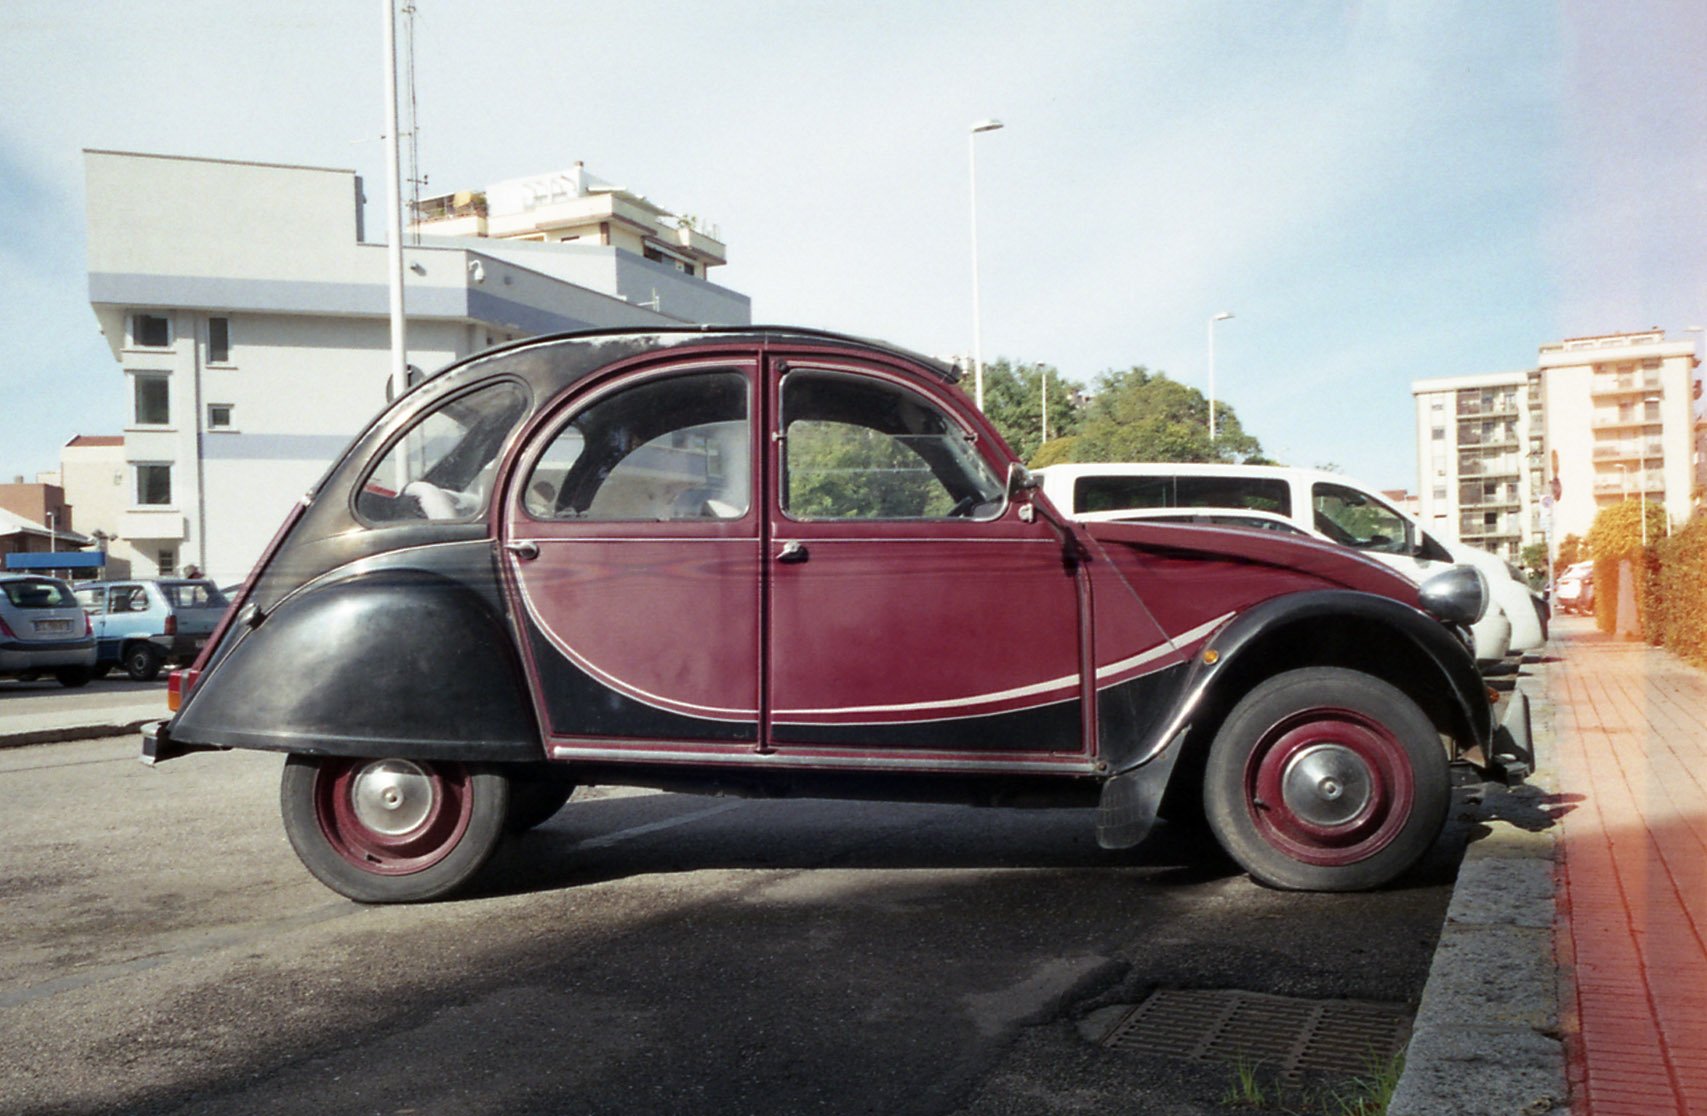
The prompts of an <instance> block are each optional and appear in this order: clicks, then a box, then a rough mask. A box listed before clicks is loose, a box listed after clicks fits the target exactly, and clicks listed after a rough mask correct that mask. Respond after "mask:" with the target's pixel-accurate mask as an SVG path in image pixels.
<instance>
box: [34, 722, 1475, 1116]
mask: <svg viewBox="0 0 1707 1116" xmlns="http://www.w3.org/2000/svg"><path fill="white" fill-rule="evenodd" d="M135 752H136V744H135V741H134V739H132V738H123V739H110V740H101V741H89V742H80V743H65V744H56V745H48V746H37V747H25V748H15V749H10V750H5V751H0V802H3V803H4V807H3V809H0V941H3V942H4V943H5V948H4V949H0V1051H3V1052H4V1053H3V1057H0V1112H6V1113H14V1114H20V1116H22V1114H34V1113H50V1112H51V1113H120V1112H123V1113H173V1114H184V1116H188V1114H214V1113H220V1114H225V1113H233V1114H235V1113H243V1114H255V1116H262V1114H270V1113H292V1114H295V1113H301V1112H315V1113H328V1114H337V1113H351V1114H355V1113H364V1114H365V1113H381V1114H392V1116H417V1114H438V1113H444V1114H451V1113H455V1114H459V1116H462V1114H473V1113H506V1114H517V1113H625V1114H626V1113H647V1114H651V1113H687V1112H694V1113H790V1114H792V1113H814V1112H826V1113H884V1114H904V1113H919V1114H924V1113H943V1114H951V1113H968V1114H970V1113H979V1114H982V1113H1028V1114H1029V1113H1036V1114H1044V1113H1067V1112H1097V1113H1111V1112H1143V1113H1152V1112H1155V1113H1163V1112H1165V1113H1205V1114H1207V1113H1215V1114H1218V1116H1224V1114H1225V1112H1226V1111H1227V1109H1226V1108H1225V1107H1224V1106H1223V1104H1222V1097H1223V1095H1224V1094H1225V1092H1226V1090H1227V1088H1228V1087H1229V1085H1230V1083H1231V1082H1232V1081H1233V1079H1234V1072H1233V1070H1232V1069H1231V1068H1230V1067H1228V1066H1226V1065H1220V1064H1213V1063H1192V1062H1186V1061H1181V1060H1176V1059H1170V1058H1163V1057H1157V1056H1153V1055H1152V1056H1145V1055H1141V1054H1134V1053H1130V1052H1121V1051H1114V1050H1108V1049H1105V1048H1103V1047H1100V1046H1098V1045H1095V1044H1093V1043H1092V1042H1090V1041H1087V1039H1086V1038H1085V1037H1084V1036H1083V1035H1082V1034H1081V1033H1080V1027H1079V1023H1080V1022H1081V1021H1082V1020H1084V1019H1085V1018H1086V1017H1087V1016H1090V1015H1091V1014H1092V1013H1093V1012H1095V1011H1096V1010H1097V1009H1098V1008H1102V1007H1106V1006H1107V1005H1110V1004H1121V1003H1137V1002H1139V1001H1141V1000H1142V999H1143V998H1144V996H1145V995H1147V994H1148V993H1149V992H1150V991H1152V990H1154V989H1156V988H1238V989H1246V990H1251V991H1257V992H1267V993H1275V994H1281V995H1289V996H1311V997H1345V998H1354V999H1362V1000H1378V1001H1391V1002H1400V1003H1410V1004H1412V1005H1413V1006H1414V1003H1415V1000H1416V998H1417V997H1418V995H1419V994H1420V992H1421V989H1422V986H1423V982H1424V979H1425V977H1426V975H1427V970H1428V964H1429V960H1430V957H1431V955H1432V953H1433V949H1434V943H1435V940H1436V936H1437V934H1438V932H1439V928H1440V924H1441V920H1442V916H1443V913H1444V909H1445V905H1446V902H1447V899H1448V897H1449V891H1450V887H1451V878H1452V874H1453V872H1454V870H1455V868H1456V864H1457V859H1458V854H1459V852H1460V851H1461V848H1462V841H1463V832H1462V828H1461V827H1458V826H1454V827H1453V828H1452V829H1451V830H1449V834H1448V837H1447V838H1445V839H1443V841H1442V842H1441V844H1440V846H1439V847H1438V848H1437V850H1436V853H1435V855H1434V856H1432V857H1431V858H1430V860H1429V862H1428V863H1427V864H1426V865H1425V866H1424V868H1423V869H1422V870H1421V871H1419V872H1418V873H1416V874H1413V875H1412V876H1411V877H1410V878H1408V879H1407V880H1406V881H1403V882H1402V883H1401V884H1400V885H1399V886H1397V887H1395V888H1392V889H1389V890H1387V891H1383V892H1379V893H1375V894H1367V895H1350V896H1325V895H1292V894H1283V893H1279V892H1273V891H1268V890H1265V889H1262V888H1259V887H1257V886H1255V885H1253V884H1251V883H1250V882H1249V881H1248V880H1246V879H1245V878H1244V877H1243V876H1241V875H1237V874H1234V872H1233V870H1232V869H1231V868H1230V867H1229V866H1227V865H1226V864H1225V863H1224V862H1223V861H1221V860H1220V859H1219V858H1217V857H1215V856H1212V855H1208V854H1206V853H1205V852H1204V851H1203V850H1202V848H1201V847H1199V846H1197V845H1196V844H1195V843H1194V842H1193V841H1191V840H1188V839H1186V838H1185V837H1184V836H1183V835H1169V834H1165V833H1164V834H1160V835H1158V836H1157V837H1156V838H1153V839H1152V841H1151V842H1149V843H1148V844H1147V845H1146V846H1144V847H1143V848H1141V849H1138V850H1132V851H1128V852H1123V853H1111V852H1107V851H1104V850H1101V849H1098V848H1097V846H1096V843H1095V840H1094V837H1093V834H1092V823H1091V817H1090V815H1089V814H1088V813H1087V812H1083V811H1007V810H973V809H969V808H959V807H944V806H917V805H893V804H865V803H842V802H823V801H745V800H735V799H714V798H694V797H684V796H676V795H665V794H652V793H639V792H629V791H601V790H593V791H586V790H583V791H581V792H579V793H578V794H577V796H576V798H575V799H574V800H572V801H571V802H570V804H569V805H568V806H567V807H566V808H565V809H564V810H563V811H562V812H561V813H559V814H558V815H557V816H556V817H555V818H554V819H552V820H551V821H550V822H548V823H546V825H544V826H542V827H541V828H540V829H538V830H536V831H534V832H533V833H531V834H528V835H526V836H525V837H523V838H521V839H519V840H517V841H516V842H515V843H514V844H512V845H511V846H510V847H508V848H507V849H506V850H504V851H503V852H501V853H500V856H499V859H498V860H497V861H496V862H495V863H494V865H493V868H492V870H491V871H490V872H489V874H488V876H487V877H486V878H485V879H484V881H483V884H484V886H483V887H482V888H481V890H480V892H479V893H478V894H476V895H472V896H469V897H467V898H464V899H461V900H458V901H454V902H445V903H438V904H433V905H426V906H418V907H389V908H365V907H361V906H358V905H356V904H354V903H351V902H348V901H346V900H343V899H341V898H339V897H338V896H336V895H334V894H333V893H332V892H330V891H327V890H325V889H324V888H323V887H321V886H320V885H319V884H318V883H316V882H315V881H314V880H313V879H312V878H310V877H309V876H308V875H307V873H306V872H305V871H304V870H303V869H302V868H301V867H300V866H299V865H298V864H297V862H296V859H295V857H294V855H293V853H292V852H291V850H290V847H289V845H288V844H287V842H286V841H285V838H284V835H283V832H282V830H281V827H280V824H279V821H278V807H277V781H278V774H279V768H280V766H281V760H280V758H279V757H277V756H270V755H265V754H260V753H244V752H235V753H230V754H226V755H207V756H192V757H188V758H185V759H181V760H176V761H173V762H172V763H169V764H166V765H163V766H162V767H160V768H158V769H148V768H145V767H143V766H142V765H141V764H140V763H138V762H136V760H135V759H134V756H135Z"/></svg>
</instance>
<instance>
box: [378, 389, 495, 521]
mask: <svg viewBox="0 0 1707 1116" xmlns="http://www.w3.org/2000/svg"><path fill="white" fill-rule="evenodd" d="M527 409H528V394H527V392H526V391H525V390H524V389H523V388H522V386H521V385H520V384H516V383H512V382H510V381H503V382H501V383H496V384H492V385H490V386H488V387H484V388H480V389H479V390H477V391H472V392H469V393H467V394H466V395H459V396H457V397H456V398H455V399H452V400H450V401H449V402H448V403H446V404H445V405H444V406H442V407H440V408H439V409H438V410H436V411H433V412H431V413H429V414H427V415H425V416H424V417H422V418H421V419H420V420H419V421H417V422H416V423H415V425H414V426H413V427H411V428H410V430H409V432H408V433H406V434H404V435H403V437H402V438H401V439H399V440H398V441H397V443H396V444H395V445H393V446H392V447H391V449H390V451H389V452H387V453H386V455H385V456H384V457H383V458H382V459H381V460H380V462H379V465H378V466H377V467H376V468H375V469H374V470H373V472H371V473H369V474H368V476H367V480H366V481H364V482H363V484H362V489H361V492H360V494H359V495H357V497H356V513H357V514H358V515H360V516H361V517H362V518H363V519H365V520H367V521H368V522H369V523H398V522H406V521H409V520H414V519H449V520H470V519H478V518H479V517H480V516H482V515H484V514H485V512H486V507H487V505H488V504H489V503H490V501H491V495H492V477H493V475H494V474H495V473H496V472H497V467H498V455H499V453H500V452H501V451H502V450H503V448H504V443H505V441H507V440H508V439H509V436H510V432H511V431H512V430H514V429H515V427H516V424H517V423H519V422H521V420H522V417H523V416H524V415H526V414H527Z"/></svg>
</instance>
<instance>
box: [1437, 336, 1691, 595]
mask: <svg viewBox="0 0 1707 1116" xmlns="http://www.w3.org/2000/svg"><path fill="white" fill-rule="evenodd" d="M1699 363H1700V362H1699V361H1698V360H1696V358H1695V343H1694V340H1693V338H1691V339H1687V340H1668V339H1667V338H1666V335H1665V331H1664V330H1661V329H1657V328H1656V329H1651V330H1646V331H1642V332H1636V333H1614V334H1605V335H1601V336H1596V337H1573V338H1570V339H1568V340H1565V341H1559V342H1554V343H1550V344H1546V345H1542V346H1541V349H1540V353H1539V359H1538V360H1537V363H1536V367H1534V368H1528V369H1524V370H1521V371H1513V372H1494V373H1486V374H1482V375H1474V376H1456V377H1449V378H1445V379H1431V380H1418V381H1416V382H1415V383H1413V384H1412V385H1411V395H1412V397H1413V398H1414V399H1415V401H1416V415H1417V418H1416V422H1417V476H1418V488H1417V492H1418V499H1419V505H1420V507H1419V511H1420V517H1421V518H1422V520H1423V522H1424V523H1426V524H1428V525H1429V526H1431V527H1433V528H1436V529H1439V530H1441V531H1443V532H1445V533H1447V534H1452V535H1456V536H1457V537H1458V538H1460V539H1462V540H1463V541H1465V542H1467V543H1470V544H1472V545H1475V546H1480V547H1482V548H1484V549H1486V550H1490V551H1492V552H1494V553H1496V554H1499V555H1501V556H1502V557H1505V558H1506V559H1507V560H1509V561H1513V562H1515V561H1516V560H1517V558H1518V555H1519V554H1520V552H1521V551H1522V549H1523V548H1524V547H1525V546H1527V545H1529V544H1531V543H1540V542H1545V543H1548V544H1549V545H1550V547H1552V548H1556V547H1557V546H1558V543H1559V541H1560V540H1561V539H1563V538H1564V537H1565V536H1566V535H1578V536H1582V535H1586V534H1587V533H1588V529H1589V527H1591V526H1592V525H1593V523H1594V519H1595V516H1596V515H1598V514H1599V513H1600V510H1601V509H1602V508H1604V507H1606V506H1607V505H1608V504H1611V503H1614V502H1616V501H1618V500H1624V499H1632V500H1638V499H1646V500H1648V501H1649V502H1652V503H1657V504H1660V505H1662V506H1664V508H1665V509H1666V514H1667V516H1668V517H1669V518H1670V521H1671V522H1672V523H1673V524H1679V523H1682V522H1684V521H1685V520H1687V519H1688V518H1689V517H1690V515H1691V513H1692V512H1693V510H1694V506H1695V501H1696V494H1697V492H1698V491H1699V489H1700V487H1701V485H1702V482H1703V476H1702V462H1701V460H1700V454H1699V453H1698V452H1697V449H1698V446H1697V442H1698V436H1699V435H1698V425H1699V424H1698V420H1697V419H1696V416H1695V397H1696V394H1697V392H1698V388H1697V386H1696V383H1697V376H1698V373H1697V368H1698V366H1699Z"/></svg>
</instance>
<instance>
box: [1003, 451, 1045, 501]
mask: <svg viewBox="0 0 1707 1116" xmlns="http://www.w3.org/2000/svg"><path fill="white" fill-rule="evenodd" d="M1042 487H1043V482H1042V481H1040V480H1038V479H1037V474H1035V473H1033V472H1032V471H1031V470H1030V469H1027V468H1026V467H1025V466H1024V465H1021V464H1020V463H1019V462H1017V461H1015V462H1014V463H1013V464H1011V465H1009V466H1008V499H1010V500H1017V499H1018V498H1019V497H1021V496H1023V495H1025V494H1026V493H1028V492H1036V491H1037V490H1038V489H1039V488H1042Z"/></svg>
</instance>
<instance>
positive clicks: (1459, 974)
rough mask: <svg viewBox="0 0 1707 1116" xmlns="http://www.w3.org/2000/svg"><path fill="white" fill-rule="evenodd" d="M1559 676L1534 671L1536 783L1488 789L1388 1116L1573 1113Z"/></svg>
mask: <svg viewBox="0 0 1707 1116" xmlns="http://www.w3.org/2000/svg"><path fill="white" fill-rule="evenodd" d="M1547 669H1548V668H1547V665H1546V663H1545V662H1542V663H1537V664H1527V663H1526V664H1525V667H1524V670H1525V675H1526V678H1525V684H1524V685H1523V691H1524V692H1525V693H1527V694H1528V695H1529V698H1530V703H1531V717H1532V725H1533V732H1534V743H1535V751H1536V773H1535V775H1534V776H1532V777H1531V778H1530V779H1529V780H1528V783H1527V784H1526V785H1524V786H1520V787H1516V788H1512V789H1509V790H1508V789H1506V788H1504V787H1496V786H1491V785H1490V786H1487V787H1485V788H1483V792H1482V794H1481V795H1480V800H1479V801H1477V800H1476V798H1475V797H1474V796H1473V797H1472V799H1471V802H1470V805H1471V806H1472V809H1473V811H1474V812H1473V814H1472V815H1471V817H1470V820H1472V821H1473V822H1474V823H1475V830H1474V831H1473V834H1472V837H1471V840H1470V843H1469V845H1468V846H1467V847H1466V848H1465V850H1464V862H1463V864H1462V865H1461V866H1460V868H1459V870H1458V881H1457V883H1456V885H1455V886H1454V887H1453V890H1452V901H1451V903H1450V905H1449V906H1448V907H1447V911H1446V922H1445V924H1444V925H1443V926H1442V927H1441V932H1440V944H1439V946H1437V947H1436V949H1435V954H1434V962H1433V964H1432V965H1431V966H1430V967H1429V973H1428V982H1427V984H1426V985H1425V986H1424V988H1423V995H1422V1003H1421V1005H1420V1006H1419V1007H1418V1009H1417V1017H1416V1021H1415V1023H1414V1025H1413V1027H1412V1031H1411V1042H1410V1046H1409V1048H1408V1049H1407V1050H1406V1052H1405V1070H1404V1073H1403V1074H1402V1075H1401V1076H1400V1078H1399V1082H1398V1086H1397V1087H1396V1088H1395V1090H1394V1092H1393V1099H1392V1101H1391V1102H1390V1103H1389V1104H1388V1106H1387V1116H1439V1114H1440V1113H1443V1112H1451V1113H1453V1114H1454V1116H1484V1114H1485V1116H1536V1114H1538V1113H1544V1112H1564V1111H1567V1110H1568V1107H1569V1106H1568V1099H1567V1098H1568V1095H1569V1085H1568V1083H1567V1081H1566V1076H1565V1048H1564V1044H1563V1043H1562V1042H1561V1041H1560V1039H1559V996H1558V962H1557V961H1556V960H1555V954H1554V949H1553V926H1554V919H1555V915H1556V905H1555V898H1554V854H1555V851H1556V850H1555V847H1554V845H1555V832H1556V829H1555V827H1556V825H1557V822H1556V821H1555V819H1554V817H1553V816H1552V813H1551V810H1550V804H1549V799H1550V796H1552V795H1553V794H1555V793H1556V792H1557V791H1558V776H1557V773H1556V770H1555V768H1554V766H1553V740H1554V738H1553V708H1552V705H1551V703H1550V702H1548V700H1547V696H1546V690H1547V684H1546V679H1547Z"/></svg>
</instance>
